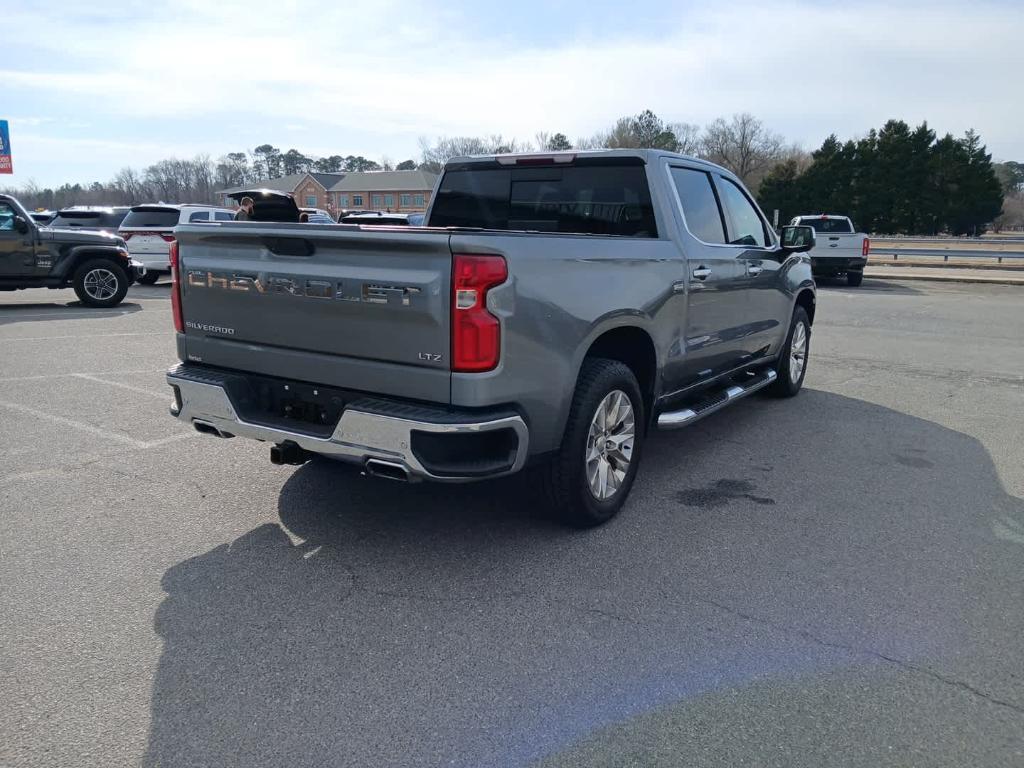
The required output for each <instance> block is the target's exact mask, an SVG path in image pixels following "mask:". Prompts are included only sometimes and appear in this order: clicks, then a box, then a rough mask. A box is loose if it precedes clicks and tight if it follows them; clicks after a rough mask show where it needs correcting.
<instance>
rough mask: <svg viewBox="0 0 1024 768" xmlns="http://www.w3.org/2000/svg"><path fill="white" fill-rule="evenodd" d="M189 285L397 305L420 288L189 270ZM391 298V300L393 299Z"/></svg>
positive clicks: (408, 299)
mask: <svg viewBox="0 0 1024 768" xmlns="http://www.w3.org/2000/svg"><path fill="white" fill-rule="evenodd" d="M188 285H189V287H190V288H208V289H213V290H221V291H237V292H239V293H256V294H261V295H268V294H273V293H278V294H288V295H290V296H298V297H301V298H307V299H338V300H340V301H356V302H364V303H366V304H396V305H401V306H404V307H408V306H410V305H411V304H412V297H413V296H414V295H415V294H417V293H420V289H419V288H416V287H415V286H411V285H383V284H380V283H357V282H356V281H351V280H348V281H334V280H310V279H303V278H295V277H288V276H287V275H263V274H261V275H256V276H252V275H237V274H227V273H221V272H205V271H198V270H190V271H189V273H188ZM392 299H394V301H392Z"/></svg>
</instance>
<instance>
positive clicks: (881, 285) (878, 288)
mask: <svg viewBox="0 0 1024 768" xmlns="http://www.w3.org/2000/svg"><path fill="white" fill-rule="evenodd" d="M814 282H815V284H816V285H817V286H818V288H819V289H823V290H828V289H830V288H844V289H846V290H848V291H856V292H861V291H863V292H865V293H892V294H895V295H898V296H916V295H918V294H921V293H924V291H922V290H921V289H919V288H915V287H914V286H912V285H907V283H906V282H902V283H901V282H897V281H895V280H887V279H878V278H872V277H871V276H870V275H865V277H864V282H863V283H861V284H860V285H858V286H857V287H856V288H854V287H851V286H849V285H847V284H846V278H845V277H816V278H814Z"/></svg>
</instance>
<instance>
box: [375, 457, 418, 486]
mask: <svg viewBox="0 0 1024 768" xmlns="http://www.w3.org/2000/svg"><path fill="white" fill-rule="evenodd" d="M366 474H368V475H372V476H373V477H383V478H387V479H388V480H398V481H399V482H403V483H407V482H409V470H407V469H406V468H405V467H404V466H403V465H401V464H396V463H395V462H393V461H382V460H381V459H367V461H366Z"/></svg>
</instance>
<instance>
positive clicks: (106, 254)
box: [61, 245, 131, 282]
mask: <svg viewBox="0 0 1024 768" xmlns="http://www.w3.org/2000/svg"><path fill="white" fill-rule="evenodd" d="M90 259H109V260H110V261H112V262H114V263H115V264H117V265H118V266H119V267H121V269H123V270H124V271H125V273H126V274H127V275H128V276H129V278H130V277H131V273H130V271H129V267H130V264H129V262H128V259H127V257H125V256H122V252H121V251H120V250H119V249H118V248H117V247H116V246H113V245H109V246H108V245H77V246H74V247H72V248H70V249H69V250H68V252H67V256H66V257H65V258H64V259H63V260H62V263H63V267H64V268H63V270H62V272H61V277H62V278H63V279H64V280H65V281H66V282H71V280H72V279H73V278H74V276H75V272H76V271H77V270H78V268H79V267H80V266H82V264H84V263H85V262H87V261H89V260H90Z"/></svg>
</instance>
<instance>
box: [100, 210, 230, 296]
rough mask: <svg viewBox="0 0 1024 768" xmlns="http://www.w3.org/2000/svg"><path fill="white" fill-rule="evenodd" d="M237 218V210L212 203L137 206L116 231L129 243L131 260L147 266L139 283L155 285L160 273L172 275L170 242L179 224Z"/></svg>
mask: <svg viewBox="0 0 1024 768" xmlns="http://www.w3.org/2000/svg"><path fill="white" fill-rule="evenodd" d="M234 218H235V212H234V211H232V210H231V209H230V208H217V207H214V206H210V205H192V204H190V203H183V204H181V205H168V204H164V203H159V204H156V205H136V206H135V207H134V208H132V209H131V210H130V211H129V212H128V215H127V216H125V218H124V221H122V222H121V227H120V228H119V229H118V230H117V234H118V235H120V236H121V237H123V238H124V240H125V242H126V243H127V244H128V253H129V254H130V255H131V258H132V261H133V262H136V265H137V266H138V265H141V266H143V267H145V273H144V274H142V275H141V276H140V277H139V278H138V279H137V282H140V283H142V284H143V285H152V284H153V283H155V282H156V281H157V280H158V279H160V275H166V274H170V271H171V262H170V250H171V245H170V244H171V243H173V242H174V228H175V227H176V226H178V225H179V224H186V223H188V222H194V221H233V220H234ZM139 272H142V270H141V269H140V270H139Z"/></svg>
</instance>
